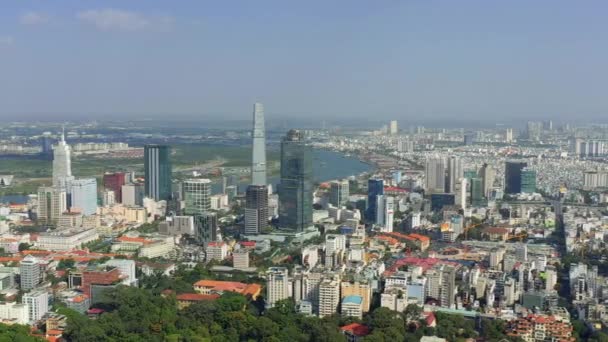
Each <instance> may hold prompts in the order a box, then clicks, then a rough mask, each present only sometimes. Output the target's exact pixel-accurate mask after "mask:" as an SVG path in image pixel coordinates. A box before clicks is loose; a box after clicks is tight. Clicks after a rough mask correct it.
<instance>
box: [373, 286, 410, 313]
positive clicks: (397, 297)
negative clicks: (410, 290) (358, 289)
mask: <svg viewBox="0 0 608 342" xmlns="http://www.w3.org/2000/svg"><path fill="white" fill-rule="evenodd" d="M380 306H382V307H384V308H388V309H390V310H393V311H397V312H403V310H405V308H406V307H407V287H403V288H396V287H393V288H390V289H387V290H385V291H384V293H382V295H381V296H380Z"/></svg>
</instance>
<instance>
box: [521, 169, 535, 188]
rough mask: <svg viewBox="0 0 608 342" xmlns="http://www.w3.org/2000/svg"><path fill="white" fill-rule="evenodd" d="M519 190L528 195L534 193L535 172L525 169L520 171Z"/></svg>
mask: <svg viewBox="0 0 608 342" xmlns="http://www.w3.org/2000/svg"><path fill="white" fill-rule="evenodd" d="M520 189H521V190H520V191H521V192H525V193H528V194H531V193H534V192H536V171H534V170H531V169H527V168H525V169H523V170H522V171H521V186H520Z"/></svg>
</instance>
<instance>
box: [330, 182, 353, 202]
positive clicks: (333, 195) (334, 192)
mask: <svg viewBox="0 0 608 342" xmlns="http://www.w3.org/2000/svg"><path fill="white" fill-rule="evenodd" d="M348 196H349V184H348V180H337V181H332V182H331V183H329V203H331V204H332V205H333V206H335V207H338V208H339V207H341V206H342V205H344V204H345V203H346V202H347V201H348Z"/></svg>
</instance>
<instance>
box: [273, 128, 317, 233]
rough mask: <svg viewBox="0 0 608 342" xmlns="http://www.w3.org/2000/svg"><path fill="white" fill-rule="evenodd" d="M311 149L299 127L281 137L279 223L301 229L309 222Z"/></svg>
mask: <svg viewBox="0 0 608 342" xmlns="http://www.w3.org/2000/svg"><path fill="white" fill-rule="evenodd" d="M312 162H313V160H312V150H311V148H310V147H308V146H306V145H305V144H304V137H303V135H302V133H301V132H300V131H298V130H290V131H289V132H288V133H287V135H286V136H285V137H284V138H283V140H282V141H281V183H280V185H279V227H280V228H282V229H288V230H294V231H304V230H305V229H307V228H308V227H311V226H312V201H313V180H312Z"/></svg>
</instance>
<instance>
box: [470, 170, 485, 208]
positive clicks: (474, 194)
mask: <svg viewBox="0 0 608 342" xmlns="http://www.w3.org/2000/svg"><path fill="white" fill-rule="evenodd" d="M483 197H484V196H483V180H482V179H481V178H478V177H475V178H472V179H471V204H472V205H475V206H477V205H481V204H482V203H483Z"/></svg>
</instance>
